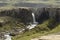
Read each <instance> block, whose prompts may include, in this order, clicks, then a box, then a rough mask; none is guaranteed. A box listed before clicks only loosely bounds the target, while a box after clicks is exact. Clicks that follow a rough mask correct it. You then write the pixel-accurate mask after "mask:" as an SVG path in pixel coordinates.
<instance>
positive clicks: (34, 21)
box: [27, 13, 37, 29]
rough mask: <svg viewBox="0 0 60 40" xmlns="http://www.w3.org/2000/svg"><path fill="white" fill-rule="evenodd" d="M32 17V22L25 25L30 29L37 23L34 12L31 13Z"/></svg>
mask: <svg viewBox="0 0 60 40" xmlns="http://www.w3.org/2000/svg"><path fill="white" fill-rule="evenodd" d="M32 18H33V24H30V25H28V26H27V28H28V29H32V28H34V27H35V26H36V25H37V22H36V20H35V14H34V13H32Z"/></svg>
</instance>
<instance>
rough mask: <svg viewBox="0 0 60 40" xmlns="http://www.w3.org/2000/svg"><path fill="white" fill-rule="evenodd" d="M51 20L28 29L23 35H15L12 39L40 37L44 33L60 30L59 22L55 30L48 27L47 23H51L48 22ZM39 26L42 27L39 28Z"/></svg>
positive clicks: (29, 39) (25, 39)
mask: <svg viewBox="0 0 60 40" xmlns="http://www.w3.org/2000/svg"><path fill="white" fill-rule="evenodd" d="M49 21H51V20H46V21H44V22H43V23H42V24H39V25H37V26H36V28H34V29H32V30H29V31H26V32H25V33H23V34H22V35H17V36H15V37H13V38H12V39H13V40H31V39H33V38H36V37H40V36H42V35H48V34H53V33H57V32H60V24H58V25H57V26H56V28H54V29H53V30H50V29H49V28H48V27H47V25H49V24H48V23H49ZM38 28H40V29H38ZM44 29H45V30H44Z"/></svg>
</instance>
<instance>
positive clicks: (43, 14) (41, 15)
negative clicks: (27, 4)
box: [37, 8, 49, 24]
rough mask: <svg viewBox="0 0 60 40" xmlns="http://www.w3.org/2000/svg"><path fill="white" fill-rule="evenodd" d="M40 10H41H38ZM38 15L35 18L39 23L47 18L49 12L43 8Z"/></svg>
mask: <svg viewBox="0 0 60 40" xmlns="http://www.w3.org/2000/svg"><path fill="white" fill-rule="evenodd" d="M39 11H41V10H39ZM39 14H40V15H39V16H38V18H37V22H39V24H41V23H42V22H43V21H45V20H47V19H49V12H48V10H47V9H45V8H43V10H42V12H41V13H39Z"/></svg>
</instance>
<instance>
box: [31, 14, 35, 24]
mask: <svg viewBox="0 0 60 40" xmlns="http://www.w3.org/2000/svg"><path fill="white" fill-rule="evenodd" d="M32 17H33V23H36V20H35V15H34V13H32Z"/></svg>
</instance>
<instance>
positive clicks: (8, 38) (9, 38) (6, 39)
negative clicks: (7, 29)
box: [4, 34, 12, 40]
mask: <svg viewBox="0 0 60 40" xmlns="http://www.w3.org/2000/svg"><path fill="white" fill-rule="evenodd" d="M4 37H5V39H4V40H12V39H11V36H10V35H9V34H5V35H4Z"/></svg>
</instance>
